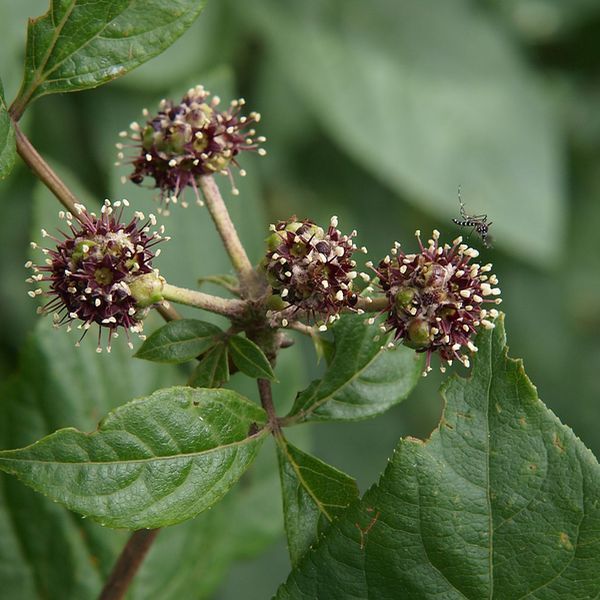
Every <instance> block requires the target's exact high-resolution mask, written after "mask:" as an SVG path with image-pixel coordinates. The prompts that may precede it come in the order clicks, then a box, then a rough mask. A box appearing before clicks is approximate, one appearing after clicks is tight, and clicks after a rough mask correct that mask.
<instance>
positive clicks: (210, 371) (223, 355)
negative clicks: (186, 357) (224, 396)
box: [190, 341, 229, 388]
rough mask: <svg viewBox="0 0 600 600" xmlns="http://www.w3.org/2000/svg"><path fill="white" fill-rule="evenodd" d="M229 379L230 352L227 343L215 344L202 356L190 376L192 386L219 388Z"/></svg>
mask: <svg viewBox="0 0 600 600" xmlns="http://www.w3.org/2000/svg"><path fill="white" fill-rule="evenodd" d="M227 381H229V352H228V347H227V343H226V342H225V341H221V342H219V343H218V344H215V345H214V346H213V347H212V348H211V349H210V350H209V351H208V352H206V354H205V355H204V356H203V357H202V358H201V360H200V364H199V365H198V366H197V367H196V369H195V370H194V372H193V373H192V376H191V378H190V385H191V386H192V387H204V388H217V387H221V386H222V385H223V384H225V383H227Z"/></svg>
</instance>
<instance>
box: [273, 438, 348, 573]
mask: <svg viewBox="0 0 600 600" xmlns="http://www.w3.org/2000/svg"><path fill="white" fill-rule="evenodd" d="M277 456H278V458H279V476H280V478H281V491H282V494H283V517H284V520H285V532H286V534H287V540H288V549H289V552H290V558H291V561H292V565H296V564H297V563H298V561H299V560H300V559H301V558H302V556H303V555H304V553H305V552H306V551H307V550H308V548H309V547H310V546H311V544H313V543H315V542H316V540H317V537H318V535H319V533H320V532H322V531H324V530H325V528H326V527H327V526H328V525H329V523H330V522H332V521H333V519H334V518H336V517H338V516H340V515H341V514H342V513H343V512H344V510H345V509H346V508H347V507H348V505H349V504H350V503H351V502H352V501H353V500H355V499H356V498H357V497H358V488H357V486H356V481H354V479H352V477H350V476H348V475H346V474H345V473H342V472H341V471H338V470H337V469H335V468H334V467H332V466H330V465H328V464H326V463H324V462H323V461H321V460H319V459H318V458H315V457H314V456H311V455H310V454H306V452H302V450H299V449H298V448H296V447H294V446H293V445H292V444H290V443H289V442H288V441H287V440H286V439H285V438H284V437H283V436H278V438H277Z"/></svg>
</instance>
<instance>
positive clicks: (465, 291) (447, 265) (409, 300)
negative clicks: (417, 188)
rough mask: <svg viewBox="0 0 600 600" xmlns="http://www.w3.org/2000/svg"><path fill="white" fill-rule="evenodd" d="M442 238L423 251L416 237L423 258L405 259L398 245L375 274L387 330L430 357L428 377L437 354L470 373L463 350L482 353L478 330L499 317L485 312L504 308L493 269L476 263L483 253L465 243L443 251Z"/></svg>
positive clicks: (435, 237) (435, 234)
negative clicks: (476, 338) (495, 306)
mask: <svg viewBox="0 0 600 600" xmlns="http://www.w3.org/2000/svg"><path fill="white" fill-rule="evenodd" d="M439 235H440V234H439V232H438V231H437V230H434V232H433V236H432V239H430V240H429V241H428V244H427V246H423V244H422V242H421V238H420V232H419V231H417V232H416V236H417V240H418V242H419V247H420V252H419V253H417V254H405V253H404V252H402V250H400V244H398V243H396V245H395V247H394V248H393V249H392V256H386V257H385V258H384V259H383V260H382V261H381V262H380V263H379V265H378V267H377V268H376V269H374V270H375V272H376V274H377V276H378V278H379V284H380V286H381V287H382V289H383V291H384V292H385V294H386V297H387V299H388V306H387V309H386V314H387V320H386V327H387V329H388V330H391V331H393V332H394V336H395V339H396V340H402V341H403V343H404V344H406V345H407V346H409V347H411V348H414V349H415V350H417V352H426V353H427V363H426V367H425V373H424V374H426V373H427V372H428V371H430V370H431V366H430V361H431V355H432V353H433V352H439V355H440V357H441V359H442V361H444V362H446V363H448V364H452V361H453V360H459V361H461V362H462V363H463V364H464V365H465V366H466V367H468V366H469V358H468V355H467V354H465V353H464V352H463V351H464V349H465V348H466V349H468V350H469V351H471V352H477V348H476V346H475V345H474V344H473V342H472V340H471V338H472V337H473V335H474V334H475V333H476V330H477V328H478V327H479V326H483V327H486V328H492V327H494V324H493V323H492V322H491V320H490V319H493V318H495V317H496V316H497V315H498V311H497V310H496V309H491V310H488V309H486V308H483V306H484V305H485V304H489V303H492V304H499V303H500V302H501V300H500V298H498V296H499V294H500V289H499V288H498V287H496V285H497V283H498V279H497V278H496V276H495V275H492V274H490V271H491V269H492V265H491V264H487V265H483V266H481V265H479V264H476V263H471V260H472V259H474V258H477V256H478V255H479V253H478V252H477V250H475V249H473V248H469V247H468V246H467V245H466V244H463V243H462V238H461V237H459V238H457V239H456V240H454V242H453V245H452V246H449V245H448V244H444V245H443V246H442V245H440V243H439V241H438V240H439ZM370 266H372V265H370ZM441 368H442V371H444V370H445V367H444V366H442V367H441Z"/></svg>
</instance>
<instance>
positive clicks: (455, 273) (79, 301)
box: [26, 86, 501, 374]
mask: <svg viewBox="0 0 600 600" xmlns="http://www.w3.org/2000/svg"><path fill="white" fill-rule="evenodd" d="M219 102H220V101H219V98H218V97H213V98H212V99H210V93H209V92H208V91H206V90H205V89H204V88H203V87H202V86H197V87H195V88H192V89H190V90H189V91H188V92H187V94H186V95H185V96H184V97H183V99H182V101H181V102H180V103H179V104H176V103H174V102H171V101H168V100H162V101H161V103H160V111H159V113H158V114H157V115H156V116H155V117H152V118H149V119H148V120H147V121H146V123H145V125H143V126H141V125H140V124H139V123H135V122H134V123H132V124H131V126H130V128H131V131H132V133H128V132H125V131H124V132H121V134H120V135H121V137H124V138H125V137H129V138H130V140H131V141H132V142H133V144H132V146H133V147H134V148H136V150H137V151H138V152H139V154H138V155H137V156H136V157H134V158H133V159H131V164H132V165H133V172H132V173H131V174H130V175H129V179H130V180H131V181H133V182H134V183H136V184H141V183H142V182H143V181H144V179H145V178H146V177H152V178H154V184H155V187H156V188H158V189H159V190H160V195H161V198H162V199H163V201H164V202H165V204H169V203H176V202H178V201H179V198H180V196H181V195H182V194H183V192H184V190H185V189H186V188H187V187H191V188H193V190H194V192H195V195H196V200H197V202H198V203H199V204H202V200H201V199H200V195H199V191H198V184H199V181H200V177H202V176H206V175H211V174H213V173H224V174H226V175H227V176H228V177H229V178H230V180H231V182H232V186H233V193H234V194H235V193H237V189H236V188H235V185H234V183H233V176H232V171H231V168H232V166H236V167H239V164H238V162H237V160H236V157H237V156H238V154H239V153H240V152H241V151H245V150H254V151H257V152H258V153H259V154H261V155H262V154H265V153H266V152H265V150H264V149H262V148H260V147H259V144H261V143H262V142H264V141H265V138H264V137H255V136H256V132H255V131H254V129H251V128H250V129H249V130H247V129H248V128H249V127H251V125H252V124H253V123H257V122H258V121H259V120H260V115H259V114H258V113H250V114H249V115H248V117H246V116H241V114H240V113H241V109H242V107H243V105H244V100H243V99H240V100H234V101H233V102H231V103H230V105H229V107H228V108H227V110H225V111H219V110H218V109H217V106H218V105H219ZM144 116H145V117H147V118H148V117H149V114H148V111H147V110H145V111H144ZM246 130H247V131H246ZM117 146H118V148H119V151H120V153H119V159H123V158H124V155H123V152H121V151H122V150H123V149H124V148H125V145H124V144H122V143H120V144H117ZM241 175H245V172H244V171H243V170H242V171H241ZM181 204H182V205H184V206H186V205H187V204H186V202H185V200H184V199H183V197H182V198H181ZM127 205H128V203H127V201H126V200H123V201H122V202H116V203H114V205H111V203H110V202H109V201H108V200H107V201H106V202H105V204H104V205H103V207H102V211H101V214H100V216H99V217H98V216H96V215H95V214H94V213H88V212H87V211H86V209H85V208H84V207H83V206H81V205H77V214H76V215H75V216H73V215H72V214H70V213H64V212H63V213H61V217H62V218H63V219H66V222H67V225H68V227H69V229H70V234H69V235H67V234H63V237H64V239H62V240H59V239H57V238H55V237H53V236H49V235H48V233H47V232H46V231H44V230H42V235H43V236H44V237H51V238H52V239H53V240H54V242H55V243H56V248H55V249H53V250H50V249H43V250H42V251H43V252H44V253H45V254H46V255H47V259H46V264H45V265H43V266H36V265H33V263H31V262H28V263H27V265H26V266H28V267H30V268H32V269H33V271H34V274H33V276H32V277H31V278H30V279H29V280H28V281H30V282H31V283H34V284H36V285H37V284H38V283H39V282H41V281H47V282H49V291H48V292H47V294H48V295H50V296H52V299H51V300H50V301H49V302H48V303H47V304H46V305H45V306H44V307H43V308H41V309H39V310H40V311H41V312H54V320H55V324H56V325H57V326H58V325H61V324H63V323H67V326H68V328H69V329H70V328H71V322H72V321H75V320H79V321H81V324H80V325H79V329H83V334H82V336H81V338H83V336H84V335H85V334H86V332H87V331H88V329H89V328H90V326H91V325H92V324H93V323H97V324H98V325H99V326H100V332H99V341H98V350H99V351H100V350H101V347H100V341H101V335H102V330H103V329H108V350H109V351H110V344H111V340H112V338H114V337H116V336H117V335H118V334H117V332H116V330H117V329H118V328H119V327H123V328H124V329H125V330H126V331H127V334H128V335H129V332H130V331H133V332H136V333H140V332H141V331H142V319H143V318H144V316H145V313H146V312H147V308H148V307H149V306H151V305H152V304H156V303H158V302H160V301H161V300H162V296H161V290H162V288H163V283H164V282H163V280H162V278H160V276H159V274H158V271H156V270H154V269H153V268H152V266H151V261H152V259H153V258H154V257H155V256H158V254H159V253H160V250H156V251H153V250H152V248H153V246H154V245H155V244H157V243H159V242H160V241H162V240H164V239H168V238H164V237H163V233H164V230H163V228H162V227H161V228H160V229H159V230H158V232H154V233H150V226H155V225H156V219H155V217H154V215H149V216H148V218H147V219H146V217H145V216H144V215H143V214H142V213H140V212H136V213H135V216H134V218H133V219H132V220H131V221H130V222H129V223H128V224H123V223H121V217H122V212H123V208H122V207H123V206H127ZM114 208H117V209H119V211H118V214H117V215H115V213H114ZM461 214H462V216H463V217H465V218H466V217H468V215H466V213H464V208H463V207H462V204H461ZM471 221H473V218H472V217H469V224H472V223H471ZM455 222H457V223H458V224H463V223H462V222H458V221H456V220H455ZM484 224H485V225H488V224H487V223H485V221H484ZM337 227H338V218H337V217H335V216H334V217H332V218H331V221H330V223H329V226H328V227H327V229H324V228H321V227H319V226H318V225H316V224H315V223H314V222H312V221H309V220H306V219H305V220H303V221H301V220H298V219H297V218H296V217H292V218H291V219H288V220H287V221H280V222H278V223H277V224H276V225H271V227H270V229H271V231H272V233H271V235H270V237H269V238H268V240H267V242H268V249H267V253H266V256H265V258H264V260H263V263H262V267H263V268H264V272H265V275H266V278H267V280H268V283H269V284H270V286H271V289H272V292H273V297H272V300H273V301H274V300H275V299H276V300H277V301H276V302H274V304H278V308H279V309H280V310H281V311H282V313H281V317H280V320H279V322H280V323H281V325H282V326H284V327H286V326H287V325H289V321H288V317H289V319H298V318H305V319H308V320H312V321H313V322H315V323H317V324H318V325H319V329H320V330H321V331H325V330H326V329H327V326H328V325H329V324H331V323H334V322H335V321H336V320H337V319H339V318H340V313H341V312H342V311H343V310H349V311H354V312H357V313H363V312H364V310H363V308H367V307H370V305H371V304H373V306H372V307H370V308H369V309H370V310H372V311H374V312H376V311H377V310H380V315H381V314H384V315H385V323H384V324H382V325H381V326H380V329H381V330H382V331H384V332H386V333H389V332H393V337H394V342H388V344H387V346H389V347H393V346H394V345H395V343H397V342H403V343H404V344H405V345H406V346H409V347H411V348H413V349H415V350H416V351H417V352H424V353H426V354H427V360H426V367H425V372H424V374H427V372H429V371H430V370H431V366H430V363H431V356H432V354H433V353H434V352H438V353H439V355H440V358H441V360H442V361H443V363H446V364H452V362H453V361H454V360H457V361H460V362H461V363H462V364H464V365H465V366H466V367H468V366H469V357H468V355H467V353H466V352H465V349H466V350H468V351H469V352H477V348H476V346H475V345H474V343H473V341H472V337H473V336H474V335H475V333H476V332H477V328H478V327H480V326H482V327H486V328H492V327H493V326H494V324H493V322H492V319H494V318H495V317H497V315H498V311H497V310H496V309H495V308H491V309H487V308H484V305H486V304H490V303H492V304H499V303H500V302H501V300H500V298H499V297H498V296H499V295H500V289H499V288H498V287H497V283H498V280H497V278H496V276H495V275H493V274H491V273H490V271H491V268H492V267H491V264H487V265H483V266H481V265H479V264H477V263H472V262H471V261H472V259H474V258H477V256H478V252H477V250H475V249H473V248H470V247H468V246H467V245H466V244H463V243H462V238H461V237H459V238H457V239H456V240H454V242H453V244H452V246H450V245H448V244H443V245H441V244H440V243H439V236H440V234H439V232H438V231H437V230H434V231H433V235H432V239H430V240H428V243H427V245H426V246H424V245H423V243H422V241H421V237H420V232H419V231H417V232H416V236H417V240H418V243H419V252H417V253H413V254H406V253H404V252H403V251H402V250H401V249H400V244H399V243H397V242H396V244H395V246H394V248H393V249H392V250H391V255H388V256H386V257H385V258H384V259H383V260H382V261H380V262H379V264H378V265H377V267H374V265H373V263H371V262H367V263H366V265H367V266H368V267H369V268H371V269H372V270H373V271H374V272H375V274H376V276H377V283H376V285H377V286H378V287H379V288H380V290H381V291H382V292H383V294H384V296H383V298H380V299H379V300H378V301H377V303H376V304H374V300H373V299H372V298H371V297H370V295H369V294H370V293H372V292H374V291H375V290H374V287H373V285H372V284H371V277H370V276H369V275H368V274H367V273H363V272H361V273H359V272H357V270H356V261H355V260H354V259H353V254H354V252H356V251H357V250H358V248H357V246H356V245H355V243H354V241H353V239H354V238H355V236H356V231H352V232H351V233H350V234H349V235H344V234H342V232H341V231H340V230H339V229H338V228H337ZM486 232H487V230H486ZM484 242H485V238H484ZM34 247H36V245H35V244H34ZM360 251H361V252H364V253H366V252H367V249H366V248H365V247H364V246H363V247H362V248H360ZM357 276H358V277H359V278H360V279H362V280H363V281H364V282H365V284H367V287H366V288H365V290H363V292H366V293H367V295H364V296H363V298H362V300H361V303H360V304H359V302H358V300H359V297H358V294H357V290H356V288H355V285H354V280H355V279H356V278H357ZM43 293H44V292H43V290H42V289H41V288H39V287H37V288H36V289H35V290H32V291H30V292H29V294H30V296H32V297H34V298H35V297H37V296H40V295H42V294H43ZM384 303H385V307H384V308H382V305H383V304H384ZM361 307H363V308H361ZM376 318H377V317H376V316H372V317H370V318H369V319H367V322H368V323H369V324H374V323H375V320H376ZM81 338H80V341H81ZM78 343H79V342H78ZM441 369H442V371H444V370H445V366H443V365H442V367H441Z"/></svg>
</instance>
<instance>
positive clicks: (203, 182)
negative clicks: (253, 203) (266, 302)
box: [199, 175, 259, 297]
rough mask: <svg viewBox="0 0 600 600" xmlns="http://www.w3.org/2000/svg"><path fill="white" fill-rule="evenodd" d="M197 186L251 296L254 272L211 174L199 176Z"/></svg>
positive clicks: (253, 288) (243, 284)
mask: <svg viewBox="0 0 600 600" xmlns="http://www.w3.org/2000/svg"><path fill="white" fill-rule="evenodd" d="M199 187H200V189H201V190H202V194H203V195H204V200H205V202H206V207H207V208H208V212H209V213H210V216H211V217H212V220H213V222H214V224H215V227H216V228H217V231H218V233H219V235H220V236H221V240H222V241H223V245H224V246H225V250H226V251H227V254H228V255H229V258H230V260H231V264H232V265H233V268H234V269H235V270H236V272H237V273H238V276H239V279H240V284H241V288H242V290H244V291H245V292H246V294H247V295H249V296H251V297H252V296H254V295H256V292H258V291H259V286H258V285H257V284H258V282H257V275H256V272H255V270H254V267H253V266H252V263H251V262H250V259H249V258H248V255H247V254H246V250H245V249H244V246H242V242H241V241H240V238H239V236H238V233H237V230H236V228H235V225H234V224H233V221H232V220H231V217H230V216H229V211H228V210H227V207H226V206H225V202H224V201H223V197H222V196H221V192H220V191H219V188H218V186H217V184H216V182H215V180H214V178H213V177H212V176H211V175H204V176H202V177H200V179H199Z"/></svg>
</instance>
